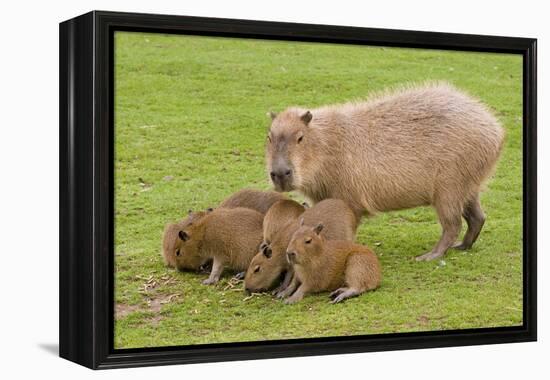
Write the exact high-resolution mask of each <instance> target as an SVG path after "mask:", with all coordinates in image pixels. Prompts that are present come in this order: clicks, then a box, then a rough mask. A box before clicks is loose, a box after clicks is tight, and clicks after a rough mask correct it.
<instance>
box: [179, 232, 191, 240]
mask: <svg viewBox="0 0 550 380" xmlns="http://www.w3.org/2000/svg"><path fill="white" fill-rule="evenodd" d="M178 236H179V237H180V239H181V240H183V241H187V240H189V235H188V234H187V232H185V231H180V232H179V233H178Z"/></svg>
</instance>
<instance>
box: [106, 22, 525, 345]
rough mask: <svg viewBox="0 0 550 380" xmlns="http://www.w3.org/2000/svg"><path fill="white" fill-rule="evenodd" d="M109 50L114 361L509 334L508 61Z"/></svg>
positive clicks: (136, 40) (513, 269)
mask: <svg viewBox="0 0 550 380" xmlns="http://www.w3.org/2000/svg"><path fill="white" fill-rule="evenodd" d="M114 41H115V45H114V58H115V59H114V65H115V67H114V84H115V88H114V115H115V122H114V147H115V152H114V153H115V159H114V179H115V193H114V196H115V199H114V210H115V223H114V224H115V227H114V236H115V249H114V251H115V258H114V269H115V273H114V278H115V282H114V285H115V286H114V292H115V294H114V300H115V305H114V309H115V316H114V318H115V324H114V326H115V329H114V334H115V335H114V347H115V349H125V348H145V347H163V346H188V345H197V344H215V343H231V342H251V341H266V340H281V339H303V338H320V337H335V336H353V335H362V336H364V335H372V334H389V333H408V332H419V331H422V332H424V331H445V330H462V329H479V328H487V327H506V326H519V325H521V324H522V323H523V320H522V318H523V287H522V283H523V278H522V268H523V266H522V265H523V263H522V254H523V252H522V238H523V237H522V228H523V227H522V201H523V192H522V181H523V179H522V153H523V152H522V125H523V116H522V56H521V55H516V54H502V53H478V52H463V51H450V50H449V51H444V50H428V49H410V48H397V47H381V46H363V45H343V44H327V43H312V42H292V41H272V40H271V41H268V40H261V39H241V38H228V37H205V36H190V35H168V34H158V33H137V32H121V31H117V32H115V36H114Z"/></svg>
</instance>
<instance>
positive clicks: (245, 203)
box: [218, 189, 286, 215]
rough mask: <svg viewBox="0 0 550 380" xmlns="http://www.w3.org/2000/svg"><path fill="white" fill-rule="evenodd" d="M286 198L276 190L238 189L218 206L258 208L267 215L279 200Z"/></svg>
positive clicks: (257, 209)
mask: <svg viewBox="0 0 550 380" xmlns="http://www.w3.org/2000/svg"><path fill="white" fill-rule="evenodd" d="M283 199H286V197H285V196H284V195H283V194H281V193H278V192H276V191H261V190H254V189H243V190H239V191H237V192H236V193H235V194H233V195H231V196H230V197H229V198H227V199H226V200H224V201H223V202H222V203H220V205H219V206H218V207H224V208H235V207H245V208H250V209H252V210H256V211H258V212H259V213H261V214H263V215H265V213H266V212H267V210H269V208H270V207H271V206H272V205H273V204H274V203H275V202H277V201H280V200H283Z"/></svg>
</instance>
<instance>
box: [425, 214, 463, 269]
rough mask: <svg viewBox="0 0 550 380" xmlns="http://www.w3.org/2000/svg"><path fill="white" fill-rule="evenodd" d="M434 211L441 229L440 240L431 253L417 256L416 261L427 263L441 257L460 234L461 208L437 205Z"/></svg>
mask: <svg viewBox="0 0 550 380" xmlns="http://www.w3.org/2000/svg"><path fill="white" fill-rule="evenodd" d="M436 210H437V213H438V216H439V222H440V223H441V227H442V228H443V232H442V234H441V238H440V239H439V241H438V242H437V244H436V245H435V247H434V248H433V249H432V251H431V252H428V253H426V254H424V255H421V256H417V257H416V260H417V261H429V260H434V259H437V258H439V257H441V256H443V255H444V254H445V252H447V250H448V249H449V248H450V247H451V245H453V244H454V242H455V241H456V238H457V237H458V234H459V233H460V228H461V227H462V218H461V214H462V212H461V207H449V205H439V206H438V207H436Z"/></svg>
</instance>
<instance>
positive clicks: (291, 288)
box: [277, 276, 300, 298]
mask: <svg viewBox="0 0 550 380" xmlns="http://www.w3.org/2000/svg"><path fill="white" fill-rule="evenodd" d="M298 285H300V282H299V281H298V278H297V277H296V276H293V277H292V281H290V284H288V286H287V287H286V289H284V290H282V291H280V292H279V293H278V294H277V298H286V297H288V296H290V295H291V294H292V293H294V291H295V290H296V288H297V287H298Z"/></svg>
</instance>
